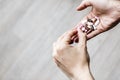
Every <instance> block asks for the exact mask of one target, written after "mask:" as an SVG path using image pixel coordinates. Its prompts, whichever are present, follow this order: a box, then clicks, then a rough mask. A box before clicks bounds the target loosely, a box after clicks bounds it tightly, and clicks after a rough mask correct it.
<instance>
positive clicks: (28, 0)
mask: <svg viewBox="0 0 120 80" xmlns="http://www.w3.org/2000/svg"><path fill="white" fill-rule="evenodd" d="M80 2H81V1H80V0H0V80H68V78H67V77H66V76H65V75H64V74H63V73H62V72H61V71H60V70H59V69H58V68H57V67H56V65H55V64H54V62H53V61H52V43H53V42H54V41H55V40H56V39H57V38H58V37H59V36H60V35H61V34H62V33H64V32H65V31H66V30H68V29H70V28H72V27H74V26H75V24H77V23H78V22H79V21H80V19H82V17H84V15H85V14H87V13H88V11H89V10H88V9H87V10H85V11H82V12H77V11H76V9H75V8H76V7H77V6H78V5H79V4H80ZM119 27H120V25H117V26H116V27H115V28H114V29H112V30H110V31H108V32H105V33H103V34H101V35H99V36H97V37H95V38H93V39H91V40H89V41H88V50H89V54H90V57H91V70H92V73H93V75H94V77H95V79H96V80H120V42H119V41H120V37H119V36H120V28H119ZM93 48H94V49H93Z"/></svg>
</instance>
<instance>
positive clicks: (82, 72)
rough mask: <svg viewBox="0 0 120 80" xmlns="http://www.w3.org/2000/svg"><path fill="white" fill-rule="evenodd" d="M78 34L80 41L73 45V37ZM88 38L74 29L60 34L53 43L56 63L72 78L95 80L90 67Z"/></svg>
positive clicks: (74, 79)
mask: <svg viewBox="0 0 120 80" xmlns="http://www.w3.org/2000/svg"><path fill="white" fill-rule="evenodd" d="M76 34H78V37H79V42H78V43H77V44H76V45H74V46H72V45H71V43H73V40H72V39H71V38H72V37H73V36H74V35H76ZM86 40H87V39H86V34H85V33H83V32H82V31H80V30H79V31H77V29H72V30H69V31H67V32H66V33H64V34H63V35H62V36H60V37H59V38H58V40H57V41H56V42H55V43H54V45H53V59H54V61H55V63H56V64H57V66H58V67H59V68H60V69H61V70H62V71H63V72H64V73H65V74H66V75H67V76H68V77H69V78H70V79H71V80H93V77H92V75H91V72H90V68H89V55H88V52H87V47H86Z"/></svg>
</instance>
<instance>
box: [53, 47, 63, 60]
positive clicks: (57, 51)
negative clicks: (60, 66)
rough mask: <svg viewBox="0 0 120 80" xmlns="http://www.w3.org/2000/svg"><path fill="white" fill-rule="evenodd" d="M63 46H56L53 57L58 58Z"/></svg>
mask: <svg viewBox="0 0 120 80" xmlns="http://www.w3.org/2000/svg"><path fill="white" fill-rule="evenodd" d="M64 50H65V47H63V46H62V47H60V46H56V47H55V48H54V51H53V58H58V57H60V56H61V54H62V53H63V52H64Z"/></svg>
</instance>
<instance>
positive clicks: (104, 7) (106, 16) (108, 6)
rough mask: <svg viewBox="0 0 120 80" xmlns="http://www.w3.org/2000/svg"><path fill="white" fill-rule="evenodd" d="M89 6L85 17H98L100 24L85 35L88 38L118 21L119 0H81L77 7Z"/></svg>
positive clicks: (79, 9) (111, 26)
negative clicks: (88, 11) (90, 8)
mask: <svg viewBox="0 0 120 80" xmlns="http://www.w3.org/2000/svg"><path fill="white" fill-rule="evenodd" d="M89 6H91V7H92V10H91V11H90V13H89V14H88V15H86V16H85V18H90V19H91V18H93V17H95V16H97V17H99V19H100V24H99V25H98V26H97V30H95V31H93V32H91V33H90V34H88V35H87V37H88V39H90V38H92V37H94V36H96V35H98V34H100V33H102V32H104V31H107V30H109V29H111V28H113V27H114V26H115V25H117V24H118V23H119V21H120V1H119V0H83V1H82V3H81V4H80V5H79V6H78V7H77V10H78V11H81V10H83V9H85V8H87V7H89Z"/></svg>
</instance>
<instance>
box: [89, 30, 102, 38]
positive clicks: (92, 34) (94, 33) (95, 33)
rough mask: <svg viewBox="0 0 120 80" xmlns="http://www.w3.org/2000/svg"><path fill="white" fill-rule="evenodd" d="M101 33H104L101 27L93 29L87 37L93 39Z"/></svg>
mask: <svg viewBox="0 0 120 80" xmlns="http://www.w3.org/2000/svg"><path fill="white" fill-rule="evenodd" d="M100 33H102V30H99V29H98V30H95V31H93V32H91V33H90V34H88V35H87V39H91V38H93V37H95V36H97V35H98V34H100Z"/></svg>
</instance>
